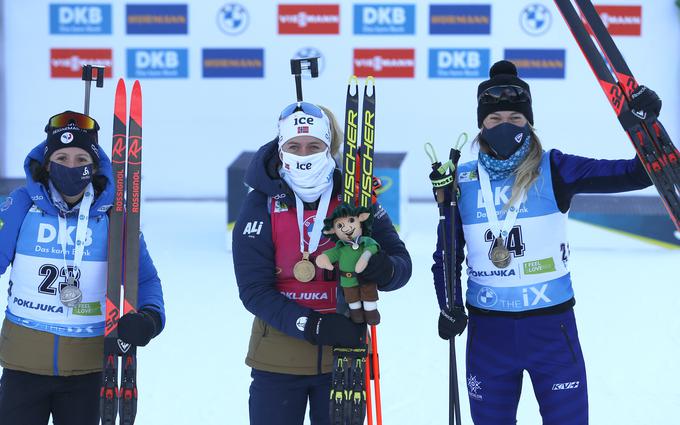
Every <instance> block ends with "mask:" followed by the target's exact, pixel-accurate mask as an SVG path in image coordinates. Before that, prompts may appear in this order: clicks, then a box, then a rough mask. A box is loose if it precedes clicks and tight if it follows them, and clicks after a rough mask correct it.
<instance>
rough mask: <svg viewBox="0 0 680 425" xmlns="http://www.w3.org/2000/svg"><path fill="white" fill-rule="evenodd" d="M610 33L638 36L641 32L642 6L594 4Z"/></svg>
mask: <svg viewBox="0 0 680 425" xmlns="http://www.w3.org/2000/svg"><path fill="white" fill-rule="evenodd" d="M595 9H596V10H597V13H599V14H600V18H601V19H602V22H603V23H604V26H605V27H607V30H608V31H609V34H611V35H629V36H638V37H639V36H640V35H641V34H642V6H613V5H606V6H604V5H598V6H595Z"/></svg>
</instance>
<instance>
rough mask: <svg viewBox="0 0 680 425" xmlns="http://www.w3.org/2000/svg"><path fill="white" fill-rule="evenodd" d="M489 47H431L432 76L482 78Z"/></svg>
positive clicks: (487, 61)
mask: <svg viewBox="0 0 680 425" xmlns="http://www.w3.org/2000/svg"><path fill="white" fill-rule="evenodd" d="M489 55H490V54H489V49H430V78H482V77H484V76H485V73H486V72H487V70H488V69H489Z"/></svg>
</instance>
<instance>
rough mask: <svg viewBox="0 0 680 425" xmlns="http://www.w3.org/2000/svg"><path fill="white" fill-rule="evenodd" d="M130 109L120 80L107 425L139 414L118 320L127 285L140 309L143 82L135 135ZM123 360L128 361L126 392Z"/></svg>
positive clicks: (132, 354) (130, 354) (135, 101)
mask: <svg viewBox="0 0 680 425" xmlns="http://www.w3.org/2000/svg"><path fill="white" fill-rule="evenodd" d="M126 104H127V96H126V89H125V82H124V81H123V79H120V80H119V81H118V85H117V86H116V96H115V105H114V118H113V141H112V154H111V163H112V168H113V179H114V188H115V197H114V205H113V207H112V208H111V212H110V222H109V259H108V275H107V288H106V323H105V329H104V371H103V372H104V373H103V382H102V387H101V391H100V414H101V420H102V425H115V423H116V417H117V416H120V424H122V425H132V424H134V421H135V416H136V412H137V383H136V381H137V378H136V375H137V360H136V347H135V346H132V345H130V344H127V343H124V342H123V341H121V340H120V339H118V320H119V319H120V301H121V299H120V298H121V296H120V295H121V294H120V292H121V290H120V288H121V284H123V283H124V288H125V291H124V305H123V313H124V314H125V313H128V312H134V311H136V308H137V280H138V279H137V278H138V267H137V264H138V262H139V209H140V208H139V207H140V200H141V193H140V189H141V165H142V154H141V151H142V93H141V86H140V84H139V81H135V83H134V85H133V88H132V95H131V100H130V116H129V135H128V128H127V124H126V123H127V122H128V116H127V114H126V112H127V109H126ZM128 141H129V145H128ZM126 166H127V170H126ZM126 183H127V184H126ZM125 265H132V266H129V267H125ZM119 357H122V358H123V365H122V376H121V381H120V383H121V385H120V388H119V386H118V369H119V361H118V358H119Z"/></svg>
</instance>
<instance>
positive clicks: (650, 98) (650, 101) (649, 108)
mask: <svg viewBox="0 0 680 425" xmlns="http://www.w3.org/2000/svg"><path fill="white" fill-rule="evenodd" d="M628 104H629V106H630V110H631V112H632V113H633V114H634V115H635V116H636V117H638V118H641V119H643V120H644V119H645V118H647V114H653V115H654V116H657V117H658V116H659V113H660V112H661V99H659V96H658V95H657V94H656V92H654V90H652V89H650V88H647V87H645V86H638V88H636V89H635V90H633V93H631V95H630V102H629V103H628Z"/></svg>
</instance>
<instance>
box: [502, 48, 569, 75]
mask: <svg viewBox="0 0 680 425" xmlns="http://www.w3.org/2000/svg"><path fill="white" fill-rule="evenodd" d="M504 59H506V60H509V61H510V62H512V63H514V64H515V66H516V67H517V72H518V74H519V77H520V78H561V79H563V78H564V76H565V69H566V59H565V50H564V49H506V50H505V57H504Z"/></svg>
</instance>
